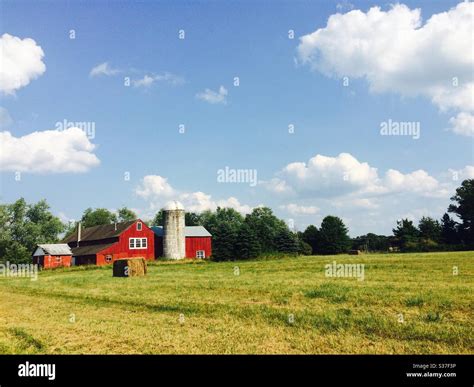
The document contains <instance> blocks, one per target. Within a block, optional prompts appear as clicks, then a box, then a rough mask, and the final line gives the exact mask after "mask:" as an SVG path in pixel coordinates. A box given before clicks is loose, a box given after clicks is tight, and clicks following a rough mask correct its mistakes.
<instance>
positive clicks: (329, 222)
mask: <svg viewBox="0 0 474 387" xmlns="http://www.w3.org/2000/svg"><path fill="white" fill-rule="evenodd" d="M319 241H320V244H319V246H318V247H317V252H318V253H320V254H339V253H345V252H347V250H349V248H350V246H351V239H350V238H349V235H348V230H347V227H346V226H345V225H344V222H343V221H342V220H341V219H340V218H338V217H337V216H326V217H325V218H324V219H323V221H322V223H321V228H320V229H319Z"/></svg>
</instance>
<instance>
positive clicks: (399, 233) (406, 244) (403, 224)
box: [393, 219, 420, 251]
mask: <svg viewBox="0 0 474 387" xmlns="http://www.w3.org/2000/svg"><path fill="white" fill-rule="evenodd" d="M393 235H395V237H396V238H397V239H398V241H399V246H400V249H402V250H404V251H413V250H414V249H416V246H418V238H419V236H420V232H419V231H418V229H417V228H416V227H415V226H414V225H413V222H412V221H411V220H408V219H402V220H398V221H397V228H394V229H393Z"/></svg>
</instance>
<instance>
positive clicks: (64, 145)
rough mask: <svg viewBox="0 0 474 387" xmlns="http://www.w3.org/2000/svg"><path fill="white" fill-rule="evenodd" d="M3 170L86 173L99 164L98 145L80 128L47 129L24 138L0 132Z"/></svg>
mask: <svg viewBox="0 0 474 387" xmlns="http://www.w3.org/2000/svg"><path fill="white" fill-rule="evenodd" d="M0 144H1V152H0V170H2V171H19V172H30V173H66V172H86V171H88V170H89V169H91V168H93V167H95V166H97V165H99V163H100V161H99V159H98V158H97V156H96V155H95V154H94V153H93V151H94V148H95V145H94V144H92V143H91V142H90V141H89V139H88V138H87V136H86V134H85V132H84V131H82V130H81V129H79V128H69V129H66V130H63V131H58V130H45V131H42V132H33V133H30V134H28V135H25V136H23V137H14V136H13V135H12V134H11V133H10V132H7V131H5V132H0Z"/></svg>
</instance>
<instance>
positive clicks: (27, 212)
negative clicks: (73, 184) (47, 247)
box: [0, 198, 65, 263]
mask: <svg viewBox="0 0 474 387" xmlns="http://www.w3.org/2000/svg"><path fill="white" fill-rule="evenodd" d="M64 230H65V225H64V224H63V223H62V222H61V221H60V220H59V218H57V217H56V216H54V215H53V214H52V213H51V212H50V210H49V205H48V204H47V203H46V201H45V200H40V201H39V202H38V203H35V204H27V203H26V201H25V200H24V199H23V198H21V199H19V200H17V201H16V202H14V203H12V204H4V205H1V206H0V261H4V262H5V261H9V262H12V263H27V262H30V261H31V254H32V252H33V250H34V249H35V247H36V245H37V244H39V243H56V242H58V241H59V235H60V234H61V233H62V232H64Z"/></svg>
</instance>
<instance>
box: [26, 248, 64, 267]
mask: <svg viewBox="0 0 474 387" xmlns="http://www.w3.org/2000/svg"><path fill="white" fill-rule="evenodd" d="M33 264H34V265H38V266H39V267H42V268H45V269H52V268H54V267H68V266H71V264H72V251H71V248H70V247H69V245H68V244H67V243H55V244H41V245H38V246H36V249H35V251H34V253H33Z"/></svg>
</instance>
